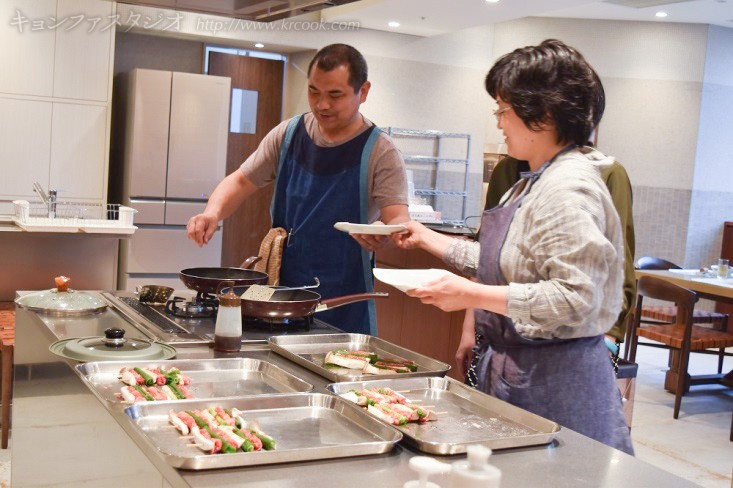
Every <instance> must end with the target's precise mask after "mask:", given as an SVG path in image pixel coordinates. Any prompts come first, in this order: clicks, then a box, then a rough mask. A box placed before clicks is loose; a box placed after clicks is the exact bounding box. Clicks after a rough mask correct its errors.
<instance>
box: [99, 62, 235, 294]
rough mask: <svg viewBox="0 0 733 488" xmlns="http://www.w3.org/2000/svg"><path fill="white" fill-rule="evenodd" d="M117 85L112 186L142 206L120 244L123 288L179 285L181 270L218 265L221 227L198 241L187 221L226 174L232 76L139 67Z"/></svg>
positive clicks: (125, 199) (132, 203) (132, 204)
mask: <svg viewBox="0 0 733 488" xmlns="http://www.w3.org/2000/svg"><path fill="white" fill-rule="evenodd" d="M115 91H116V93H115V96H116V97H117V99H116V100H115V107H116V116H115V137H116V138H117V140H116V141H115V143H114V144H113V145H114V147H115V150H114V152H115V154H114V156H113V164H116V165H118V167H116V168H113V169H112V171H111V178H112V179H113V180H114V181H111V182H110V187H111V188H114V189H115V192H116V193H117V196H118V198H117V199H118V200H120V202H121V203H123V204H124V205H128V206H130V207H132V208H134V209H136V210H137V211H138V213H137V214H136V215H135V225H137V226H138V228H139V229H138V231H137V232H135V234H134V236H133V237H131V238H130V239H127V240H123V241H122V243H121V245H120V259H119V267H120V268H119V274H118V276H119V281H118V288H119V289H122V290H134V289H135V287H136V286H138V285H145V284H159V285H166V286H172V287H173V288H176V289H180V288H181V287H182V283H181V282H180V280H179V279H178V272H179V271H180V270H182V269H185V268H190V267H205V266H220V265H221V250H222V233H221V231H219V232H217V233H216V234H214V237H213V238H212V239H211V241H210V242H209V244H207V245H206V246H204V247H202V248H199V247H198V246H196V244H194V243H193V242H192V241H190V240H188V239H187V237H186V223H187V222H188V219H189V218H190V217H191V216H193V215H195V214H197V213H200V212H201V211H203V209H204V207H205V206H206V201H207V200H208V198H209V196H210V195H211V193H212V192H213V191H214V188H215V187H216V185H217V184H218V183H219V182H220V181H221V180H222V179H223V178H224V176H225V173H226V156H227V138H228V133H229V132H228V131H229V99H230V93H231V79H230V78H227V77H221V76H208V75H200V74H192V73H177V72H171V71H159V70H149V69H134V70H132V71H130V72H129V73H125V74H122V75H120V78H119V80H118V81H117V84H116V90H115Z"/></svg>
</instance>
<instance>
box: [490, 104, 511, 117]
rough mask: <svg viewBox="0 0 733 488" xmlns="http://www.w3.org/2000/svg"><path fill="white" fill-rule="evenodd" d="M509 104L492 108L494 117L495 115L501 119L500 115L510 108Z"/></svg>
mask: <svg viewBox="0 0 733 488" xmlns="http://www.w3.org/2000/svg"><path fill="white" fill-rule="evenodd" d="M511 109H512V107H511V105H510V106H509V107H504V108H500V109H496V110H494V117H496V119H497V120H501V116H502V115H504V113H506V112H507V111H508V110H511Z"/></svg>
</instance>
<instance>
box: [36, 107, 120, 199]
mask: <svg viewBox="0 0 733 488" xmlns="http://www.w3.org/2000/svg"><path fill="white" fill-rule="evenodd" d="M108 132H109V131H108V129H107V108H106V107H104V106H99V105H80V104H71V103H54V104H53V118H52V124H51V164H50V187H51V188H52V189H54V190H57V191H58V198H59V200H65V199H82V200H93V201H96V202H103V201H104V199H105V188H106V178H107V172H106V166H107V165H106V161H107V159H106V158H107V154H106V136H107V133H108Z"/></svg>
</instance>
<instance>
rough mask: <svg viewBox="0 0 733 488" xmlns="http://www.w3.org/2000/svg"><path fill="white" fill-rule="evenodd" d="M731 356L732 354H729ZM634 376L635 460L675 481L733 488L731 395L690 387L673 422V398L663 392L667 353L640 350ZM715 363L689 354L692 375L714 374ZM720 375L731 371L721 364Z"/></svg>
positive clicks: (732, 361) (730, 362)
mask: <svg viewBox="0 0 733 488" xmlns="http://www.w3.org/2000/svg"><path fill="white" fill-rule="evenodd" d="M728 351H729V352H733V348H730V349H728ZM636 359H637V363H638V364H639V375H638V377H637V389H636V402H635V404H634V420H633V424H632V425H633V428H632V429H631V436H632V439H633V441H634V448H635V449H636V456H637V457H638V458H639V459H641V460H643V461H646V462H648V463H650V464H654V465H655V466H658V467H659V468H662V469H664V470H667V471H670V472H672V473H674V474H676V475H677V476H680V477H682V478H685V479H688V480H690V481H693V482H695V483H697V484H699V485H701V486H705V487H709V488H730V487H733V481H732V480H731V476H733V442H731V441H730V440H729V436H730V429H731V416H733V390H731V389H730V388H725V387H722V386H718V385H704V386H695V387H693V388H692V390H691V391H690V393H688V394H687V395H685V396H684V397H682V405H681V408H680V416H679V418H678V419H677V420H675V419H674V418H673V417H672V411H673V408H674V395H672V394H671V393H669V392H667V391H665V390H664V387H663V384H664V372H665V371H666V369H667V366H666V365H667V351H665V350H663V349H656V348H651V347H639V349H638V352H637V357H636ZM716 366H717V357H716V356H711V355H704V354H693V355H692V356H691V358H690V368H689V371H690V372H691V373H692V374H709V373H714V372H715V368H716ZM723 366H724V367H723V371H729V370H731V369H733V358H730V357H728V358H726V362H725V363H724V365H723Z"/></svg>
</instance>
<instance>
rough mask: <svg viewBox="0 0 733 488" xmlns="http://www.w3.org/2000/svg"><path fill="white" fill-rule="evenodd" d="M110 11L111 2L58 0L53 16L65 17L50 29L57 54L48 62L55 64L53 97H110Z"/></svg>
mask: <svg viewBox="0 0 733 488" xmlns="http://www.w3.org/2000/svg"><path fill="white" fill-rule="evenodd" d="M28 3H32V2H28ZM113 14H114V2H108V1H102V0H58V8H57V12H56V17H57V18H58V19H59V20H58V21H60V20H61V19H68V20H66V23H65V24H64V25H63V26H62V27H59V28H57V29H55V30H53V31H50V32H52V33H53V32H55V34H56V57H55V62H54V63H52V64H51V66H53V67H54V70H53V96H54V97H60V98H74V99H78V100H96V101H100V102H106V101H108V100H109V98H110V88H111V83H110V77H111V76H112V74H111V63H112V56H111V52H112V51H111V49H112V43H113V41H114V30H115V29H114V25H112V27H111V28H106V27H109V26H110V24H111V23H113V21H114V19H113V17H112V15H113ZM80 16H82V18H81V21H79V17H80ZM77 22H78V25H76V26H74V27H73V28H72V27H71V25H73V24H74V23H77ZM67 25H68V26H69V27H66V26H67ZM105 28H106V29H105ZM34 34H35V33H34Z"/></svg>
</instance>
